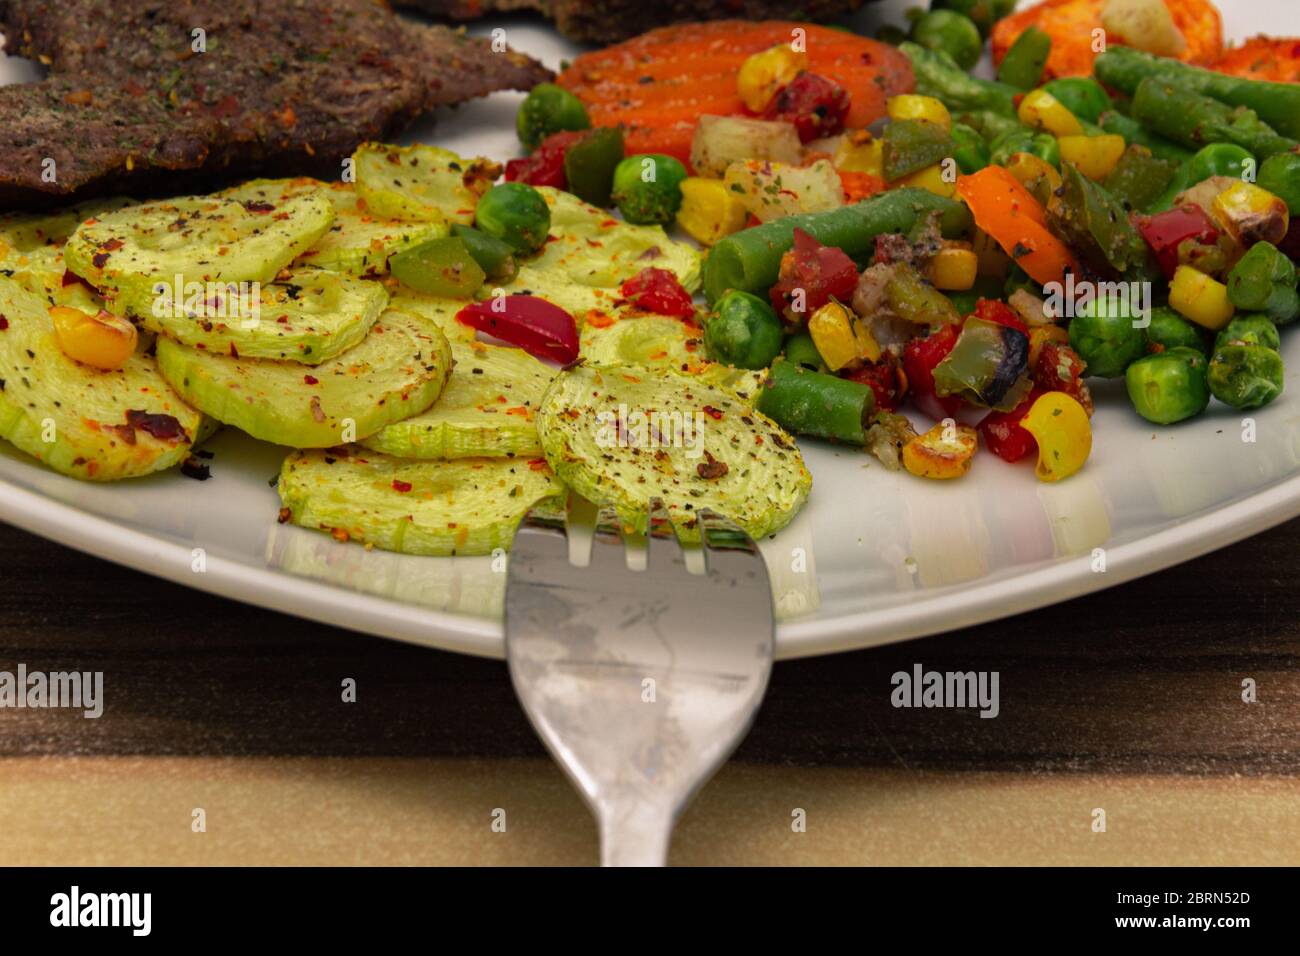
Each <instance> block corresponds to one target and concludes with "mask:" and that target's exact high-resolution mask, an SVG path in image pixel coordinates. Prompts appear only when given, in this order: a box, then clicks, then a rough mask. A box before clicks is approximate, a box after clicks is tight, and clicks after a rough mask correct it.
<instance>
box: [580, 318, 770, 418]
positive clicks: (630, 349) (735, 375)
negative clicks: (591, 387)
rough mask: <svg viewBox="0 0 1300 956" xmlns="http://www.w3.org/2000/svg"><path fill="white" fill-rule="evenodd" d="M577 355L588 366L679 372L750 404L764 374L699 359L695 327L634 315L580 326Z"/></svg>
mask: <svg viewBox="0 0 1300 956" xmlns="http://www.w3.org/2000/svg"><path fill="white" fill-rule="evenodd" d="M579 352H580V354H581V355H582V357H583V358H584V359H586V360H587V362H588V364H591V365H637V366H640V367H642V368H650V369H659V370H664V371H671V372H683V373H686V374H689V375H694V376H695V377H696V378H698V379H700V380H701V381H703V382H707V383H708V384H710V385H716V386H718V387H719V388H725V389H727V390H728V391H730V392H732V393H733V394H735V395H736V397H738V398H740V399H741V400H742V401H747V402H749V403H751V404H752V403H753V402H754V400H755V399H756V398H757V396H758V390H759V389H760V388H762V387H763V379H764V377H765V373H764V372H761V371H757V372H756V371H749V370H748V369H738V368H732V367H731V366H729V365H723V364H722V363H720V362H714V361H711V360H709V359H707V358H705V357H704V340H703V333H702V332H701V331H700V328H699V326H696V325H692V324H689V323H687V322H683V321H682V320H681V319H677V318H673V317H672V316H667V315H640V316H635V317H632V318H626V319H621V320H619V321H616V322H612V323H609V324H604V323H602V324H601V325H596V324H594V323H592V322H588V323H587V324H586V325H584V326H583V327H582V332H581V335H580V339H579Z"/></svg>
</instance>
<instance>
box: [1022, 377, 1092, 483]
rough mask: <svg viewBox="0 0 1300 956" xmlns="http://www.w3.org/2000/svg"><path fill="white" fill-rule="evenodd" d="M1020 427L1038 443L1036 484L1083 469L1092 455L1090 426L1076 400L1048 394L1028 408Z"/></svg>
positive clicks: (1067, 475)
mask: <svg viewBox="0 0 1300 956" xmlns="http://www.w3.org/2000/svg"><path fill="white" fill-rule="evenodd" d="M1020 427H1021V428H1023V429H1024V430H1025V431H1027V432H1029V434H1031V435H1033V436H1034V441H1036V442H1037V443H1038V467H1037V468H1036V469H1035V470H1034V474H1036V475H1037V476H1038V480H1039V481H1060V480H1061V479H1062V478H1069V477H1070V476H1071V475H1073V474H1074V473H1075V472H1076V471H1078V470H1079V469H1080V468H1082V467H1083V463H1084V462H1086V461H1087V460H1088V456H1089V455H1090V454H1092V423H1091V422H1090V421H1088V413H1087V411H1085V410H1084V407H1083V406H1082V405H1080V404H1079V401H1078V399H1076V398H1074V397H1073V396H1070V395H1067V394H1065V392H1047V393H1045V394H1043V395H1041V396H1039V398H1038V399H1037V400H1036V401H1035V402H1034V404H1033V405H1030V406H1029V411H1028V412H1026V413H1025V416H1024V417H1023V418H1021V419H1020Z"/></svg>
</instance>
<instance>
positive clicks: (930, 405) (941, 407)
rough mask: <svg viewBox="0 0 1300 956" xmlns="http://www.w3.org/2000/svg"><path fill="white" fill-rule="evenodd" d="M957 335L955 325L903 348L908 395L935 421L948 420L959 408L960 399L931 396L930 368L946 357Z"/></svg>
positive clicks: (944, 327) (931, 369)
mask: <svg viewBox="0 0 1300 956" xmlns="http://www.w3.org/2000/svg"><path fill="white" fill-rule="evenodd" d="M960 332H961V329H960V327H959V326H957V325H955V324H953V325H945V326H943V327H941V328H939V329H937V330H935V331H934V332H931V333H930V334H929V335H927V336H926V337H925V338H916V339H912V340H911V341H910V342H908V343H907V345H906V346H904V348H903V373H904V374H905V375H906V376H907V391H908V394H909V395H911V396H912V400H913V403H914V404H915V405H916V407H917V408H918V409H920V410H921V411H922V412H924V413H925V414H926V415H929V416H930V417H931V418H933V419H935V420H936V421H942V420H943V419H945V418H951V417H952V416H953V415H955V414H956V413H957V410H958V409H959V408H961V397H960V396H958V395H945V396H943V397H940V396H938V395H936V394H935V393H934V367H935V366H936V365H938V364H939V363H940V362H942V361H943V360H944V359H945V358H947V357H948V353H949V352H951V351H952V349H953V346H954V345H956V344H957V336H958V335H959V334H960Z"/></svg>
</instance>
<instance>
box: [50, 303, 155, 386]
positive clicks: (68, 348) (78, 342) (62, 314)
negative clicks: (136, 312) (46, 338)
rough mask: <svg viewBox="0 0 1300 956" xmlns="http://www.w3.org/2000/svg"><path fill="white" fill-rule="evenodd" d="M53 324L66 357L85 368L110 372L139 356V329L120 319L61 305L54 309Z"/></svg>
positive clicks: (51, 314)
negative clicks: (136, 354) (137, 348)
mask: <svg viewBox="0 0 1300 956" xmlns="http://www.w3.org/2000/svg"><path fill="white" fill-rule="evenodd" d="M50 320H51V321H52V322H53V323H54V335H55V338H57V339H58V341H59V348H61V349H62V350H63V354H64V355H66V356H67V357H68V358H70V359H73V360H74V361H77V362H80V363H81V364H83V365H89V366H90V367H91V368H98V369H103V370H104V371H106V372H110V371H112V370H113V369H117V368H121V367H122V365H123V364H124V363H125V362H126V360H127V359H129V358H130V357H131V355H132V354H133V353H134V352H135V343H136V338H137V333H136V330H135V326H134V325H132V324H131V323H130V322H129V321H127V320H126V319H124V318H121V317H120V316H116V315H113V314H111V313H109V312H100V313H99V314H98V315H91V314H90V313H88V312H82V311H81V310H80V309H73V308H71V307H69V306H62V305H60V306H54V307H53V308H51V309H50Z"/></svg>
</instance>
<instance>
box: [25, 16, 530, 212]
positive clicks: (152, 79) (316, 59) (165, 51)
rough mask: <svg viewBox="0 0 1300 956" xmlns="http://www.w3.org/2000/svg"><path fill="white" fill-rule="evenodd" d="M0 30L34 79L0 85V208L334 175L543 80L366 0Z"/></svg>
mask: <svg viewBox="0 0 1300 956" xmlns="http://www.w3.org/2000/svg"><path fill="white" fill-rule="evenodd" d="M0 29H3V31H4V34H5V37H6V49H7V51H8V52H10V53H17V54H20V55H22V56H26V57H29V58H32V59H37V60H39V61H40V62H41V63H44V64H45V65H46V66H48V67H49V70H50V76H49V77H48V78H47V79H46V80H44V81H42V82H38V83H29V84H21V85H11V86H3V87H0V208H14V207H24V206H37V205H44V204H48V203H51V202H57V201H66V200H67V199H69V198H71V197H77V198H81V197H83V196H89V195H96V194H102V193H106V192H137V193H145V192H159V191H177V190H180V189H188V188H197V187H198V186H199V185H202V184H207V183H210V182H212V181H215V180H219V179H221V178H225V177H229V176H234V175H242V174H249V173H253V172H258V173H260V174H263V175H288V174H298V173H315V174H321V175H330V176H331V177H334V178H336V177H337V176H338V174H339V171H340V163H341V161H342V159H343V158H344V157H346V156H348V155H349V154H350V153H351V152H352V150H353V148H354V147H355V146H356V145H357V144H358V143H360V142H363V141H365V140H368V139H384V138H388V137H391V136H392V135H394V134H396V133H397V132H399V131H400V130H401V129H402V128H403V127H404V126H406V125H407V124H408V123H410V122H411V121H412V120H413V119H415V118H416V117H417V116H419V115H420V114H421V113H423V112H425V111H427V110H429V109H431V108H432V107H435V106H440V105H445V104H453V103H459V102H462V101H464V100H467V99H470V98H472V97H476V96H483V95H485V94H487V93H490V92H492V91H494V90H500V89H520V90H526V89H529V88H531V87H532V86H533V85H535V84H536V83H538V82H540V81H542V80H544V79H547V78H548V77H549V76H550V74H549V72H548V71H547V70H546V69H545V68H543V67H542V66H541V65H540V64H539V63H537V62H535V61H534V60H532V59H530V58H528V57H526V56H523V55H522V54H519V53H516V52H513V51H509V50H506V51H504V52H494V51H493V50H492V48H491V46H490V45H489V43H488V42H486V41H483V40H477V39H471V38H469V37H466V36H464V35H463V34H462V33H460V32H458V31H455V30H451V29H448V28H446V27H426V26H422V25H419V24H415V23H411V22H408V21H405V20H402V19H400V18H399V17H397V16H396V15H395V14H393V13H392V11H391V10H389V9H388V8H387V7H386V6H381V5H379V4H377V3H375V2H373V0H293V2H283V3H266V2H259V0H111V2H109V0H0ZM51 161H52V162H51Z"/></svg>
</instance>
